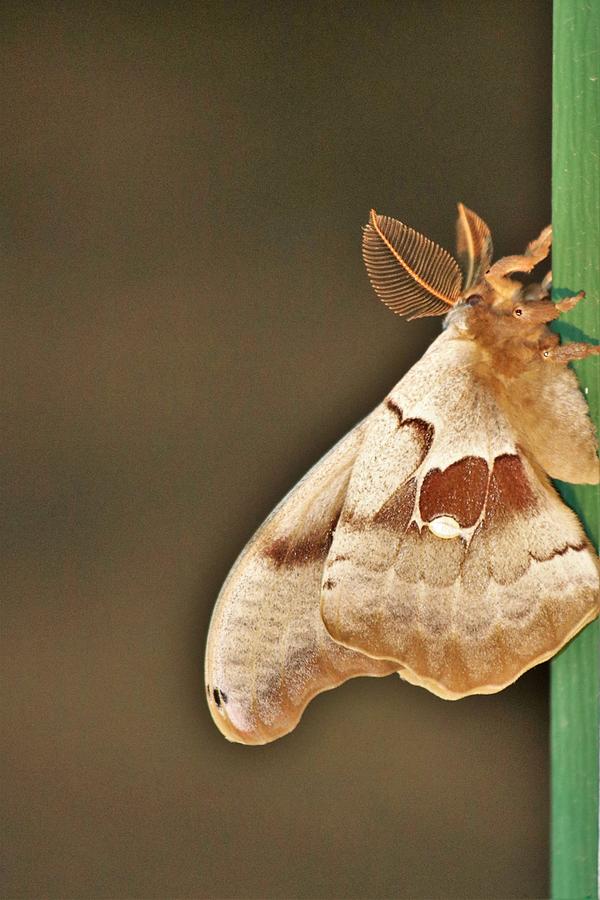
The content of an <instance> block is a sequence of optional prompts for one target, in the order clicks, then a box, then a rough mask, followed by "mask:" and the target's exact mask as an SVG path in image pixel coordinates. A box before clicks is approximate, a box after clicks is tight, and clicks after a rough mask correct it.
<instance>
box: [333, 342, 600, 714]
mask: <svg viewBox="0 0 600 900" xmlns="http://www.w3.org/2000/svg"><path fill="white" fill-rule="evenodd" d="M477 354H478V350H477V347H476V346H475V345H474V344H473V343H472V342H468V341H461V340H457V339H455V338H453V337H452V336H451V334H450V333H449V332H446V333H444V334H443V335H441V336H440V337H439V338H438V340H437V341H436V342H435V343H434V344H433V345H432V346H431V348H430V350H429V351H428V352H427V353H426V354H425V356H424V357H423V358H422V359H421V360H420V361H419V362H418V363H417V365H416V366H415V367H414V368H413V369H412V370H411V371H410V372H409V373H408V375H407V376H406V377H405V378H404V379H403V380H402V381H401V382H400V384H399V385H398V386H397V387H396V388H395V389H394V390H393V391H392V392H391V394H390V395H389V397H388V399H387V401H386V403H384V404H383V406H382V407H381V408H380V410H379V411H376V413H375V414H373V417H372V419H371V421H370V422H369V426H368V431H367V433H366V435H365V438H364V441H363V445H362V447H361V451H360V453H359V456H358V458H357V461H356V463H355V466H354V469H353V472H352V477H351V481H350V484H349V487H348V491H347V494H346V500H345V502H344V507H343V510H342V514H341V517H340V521H339V523H338V527H337V529H336V532H335V535H334V539H333V543H332V546H331V550H330V552H329V556H328V559H327V563H326V566H325V570H324V575H323V590H322V615H323V619H324V622H325V624H326V626H327V629H328V630H329V632H330V634H331V635H332V636H333V637H334V638H335V639H336V640H337V641H339V642H341V643H342V644H343V645H345V646H348V647H353V648H355V649H357V650H360V651H361V652H363V653H368V654H371V655H372V656H374V657H385V658H387V659H394V660H396V662H397V663H398V666H399V667H403V670H402V677H404V678H406V679H407V680H409V681H411V682H413V683H415V684H420V685H422V686H424V687H427V688H428V689H429V690H431V691H433V693H435V694H438V695H439V696H441V697H445V698H448V699H455V698H458V697H463V696H465V695H467V694H472V693H491V692H494V691H497V690H500V689H501V688H503V687H505V686H506V685H507V684H510V683H511V682H512V681H514V680H515V679H516V678H517V677H518V676H519V675H520V674H521V673H522V672H524V671H525V670H526V669H528V668H530V667H531V666H533V665H535V664H536V663H538V662H541V661H543V660H545V659H547V658H549V657H550V656H552V655H553V654H554V653H555V652H556V651H557V650H558V649H560V647H562V646H563V644H565V643H566V642H567V641H568V640H569V639H570V638H571V637H572V636H573V635H574V634H575V633H576V632H577V631H579V629H581V628H582V627H583V626H584V625H585V624H586V623H587V622H589V621H591V620H592V619H593V618H594V617H595V616H597V615H598V586H599V585H598V566H597V560H596V556H595V553H594V551H593V549H592V548H591V546H590V545H589V543H588V541H587V540H586V538H585V536H584V534H583V531H582V528H581V526H580V524H579V522H578V520H577V518H576V517H575V515H574V514H573V513H572V512H571V511H570V510H569V509H568V508H567V507H566V506H565V505H564V504H563V503H562V502H561V501H560V499H559V498H558V496H557V495H556V493H555V492H554V490H553V488H552V487H551V486H550V484H549V483H548V481H547V478H546V476H545V475H544V473H543V472H542V471H541V470H538V469H537V468H534V466H535V463H532V462H531V461H530V460H529V459H528V458H527V456H525V455H524V453H523V452H522V451H521V449H520V447H519V446H518V444H517V443H516V441H515V435H514V432H513V429H512V428H511V426H510V424H509V422H508V419H507V418H506V415H505V414H504V412H503V411H502V409H501V408H500V406H499V404H498V402H497V400H496V397H495V394H494V391H493V390H492V388H491V387H490V382H489V380H488V381H485V380H484V378H483V376H482V375H481V374H480V371H481V370H480V369H479V368H478V366H477V362H478V356H477Z"/></svg>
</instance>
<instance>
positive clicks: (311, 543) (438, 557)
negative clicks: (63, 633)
mask: <svg viewBox="0 0 600 900" xmlns="http://www.w3.org/2000/svg"><path fill="white" fill-rule="evenodd" d="M550 241H551V230H550V229H549V228H548V229H544V231H542V232H541V234H540V236H539V237H538V238H536V239H535V240H534V241H532V242H531V243H530V244H529V245H528V247H527V248H526V250H525V252H524V253H523V254H522V255H516V256H510V257H505V258H504V259H501V260H498V261H497V262H496V263H494V264H493V265H491V255H492V239H491V235H490V232H489V229H488V227H487V225H486V224H485V222H484V221H483V220H482V219H480V218H479V216H477V214H476V213H474V212H472V211H471V210H469V209H467V207H465V206H463V205H462V204H459V215H458V221H457V245H458V258H459V261H460V266H459V265H458V263H457V262H456V261H455V260H454V259H453V258H452V257H451V256H450V254H448V253H447V252H446V251H444V250H442V249H441V248H440V247H438V246H437V245H436V244H434V242H433V241H431V240H429V239H428V238H425V237H424V236H423V235H420V234H419V233H418V232H415V231H414V230H413V229H411V228H409V227H408V226H406V225H403V224H402V223H401V222H398V221H397V220H394V219H390V218H389V217H385V216H379V215H377V213H375V212H372V213H371V217H370V220H369V224H368V225H367V226H366V228H365V231H364V238H363V253H364V256H365V262H366V265H367V270H368V274H369V277H370V279H371V282H372V284H373V287H374V288H375V291H376V293H377V294H378V296H379V297H380V299H382V300H383V302H384V303H386V305H388V306H389V307H390V308H391V309H392V310H393V311H395V312H397V313H399V314H402V315H405V314H410V315H411V316H412V317H414V316H419V315H438V314H444V313H447V318H446V328H445V330H444V331H443V332H442V334H441V335H440V336H439V337H438V338H437V339H436V340H435V341H434V343H433V344H432V346H431V347H430V348H429V350H428V351H427V352H426V353H425V354H424V356H423V357H422V359H421V360H420V361H419V362H418V363H417V364H416V365H415V366H414V367H413V368H412V369H411V370H410V371H409V372H408V373H407V374H406V375H405V376H404V378H403V379H402V380H401V381H400V382H399V384H397V385H396V387H394V388H393V389H392V391H391V392H390V393H389V395H388V396H387V397H386V398H385V400H384V401H383V402H382V404H381V405H380V406H379V407H377V409H375V410H374V412H373V413H371V415H370V416H369V417H368V418H367V419H365V420H364V421H363V422H361V423H360V424H359V425H357V426H356V428H355V429H354V430H353V431H351V432H350V434H349V435H347V436H346V437H345V438H344V439H343V440H342V441H340V443H339V444H338V445H337V446H336V447H334V449H333V450H332V451H331V452H330V453H329V454H327V456H325V457H324V459H323V460H321V462H320V463H318V464H317V465H316V466H315V467H314V468H313V469H312V470H311V471H310V472H309V473H308V475H306V476H305V478H304V479H303V480H302V481H301V482H300V483H299V484H298V485H297V487H296V488H294V490H293V491H292V492H291V493H290V494H289V495H288V496H287V497H286V498H285V499H284V500H283V501H282V503H281V504H280V505H279V506H278V507H277V509H276V510H275V511H274V512H273V513H272V515H271V516H270V517H269V519H267V521H266V522H265V523H264V525H263V526H262V527H261V528H260V529H259V530H258V532H257V533H256V535H255V536H254V537H253V538H252V540H251V541H250V542H249V544H248V545H247V547H246V548H245V549H244V550H243V552H242V554H241V555H240V557H239V558H238V560H237V562H236V563H235V565H234V566H233V568H232V570H231V573H230V575H229V577H228V578H227V580H226V582H225V584H224V586H223V589H222V591H221V594H220V595H219V599H218V601H217V605H216V607H215V611H214V613H213V618H212V621H211V626H210V631H209V637H208V645H207V653H206V691H207V697H208V702H209V706H210V709H211V712H212V715H213V718H214V720H215V722H216V723H217V725H218V726H219V728H220V729H221V731H222V732H223V734H224V735H225V736H226V737H227V738H229V739H230V740H234V741H240V742H242V743H249V744H260V743H265V742H267V741H270V740H273V739H275V738H277V737H280V736H281V735H283V734H286V733H287V732H289V731H291V730H292V729H293V728H294V727H295V725H296V724H297V722H298V720H299V718H300V716H301V715H302V712H303V710H304V709H305V707H306V705H307V704H308V703H309V702H310V700H311V699H312V698H313V697H314V696H315V695H316V694H318V693H320V692H321V691H324V690H328V689H329V688H333V687H335V686H336V685H338V684H340V683H341V682H343V681H345V680H346V679H348V678H352V677H354V676H357V675H373V676H381V675H387V674H390V673H391V672H395V671H397V672H399V674H400V675H401V677H402V678H404V679H405V680H406V681H409V682H411V683H413V684H416V685H420V686H421V687H425V688H427V689H429V690H430V691H432V692H433V693H435V694H437V695H439V696H441V697H444V698H446V699H457V698H460V697H464V696H466V695H468V694H474V693H492V692H494V691H498V690H500V689H501V688H503V687H505V686H506V685H508V684H510V683H511V682H512V681H514V680H515V679H516V678H518V677H519V675H520V674H521V673H522V672H524V671H526V670H527V669H528V668H530V667H531V666H534V665H536V664H537V663H539V662H541V661H543V660H545V659H548V658H549V657H550V656H552V655H553V654H554V653H556V652H557V651H558V650H559V649H560V648H561V647H562V646H563V645H564V644H565V643H566V642H567V641H569V640H570V638H571V637H573V635H574V634H576V633H577V632H578V631H579V630H580V629H581V628H583V627H584V626H585V625H586V624H587V623H588V622H590V621H591V620H592V619H593V618H595V617H596V616H597V615H598V611H599V605H598V604H599V601H598V594H599V578H598V573H599V565H598V559H597V556H596V554H595V552H594V550H593V548H592V546H591V545H590V543H589V541H588V540H587V538H586V536H585V534H584V532H583V529H582V527H581V525H580V523H579V521H578V520H577V518H576V516H575V515H574V514H573V513H572V512H571V510H569V509H568V508H567V507H566V506H565V505H564V503H563V502H562V501H561V499H560V498H559V496H558V495H557V493H556V492H555V490H554V488H553V487H552V485H551V483H550V481H549V476H550V477H554V478H561V479H563V480H568V481H572V482H575V483H577V482H588V483H598V480H599V467H598V458H597V453H596V451H597V442H596V438H595V435H594V429H593V426H592V423H591V420H590V418H589V415H588V410H587V405H586V403H585V400H584V398H583V395H582V394H581V392H580V391H579V388H578V385H577V381H576V379H575V376H574V374H573V373H572V372H571V371H570V370H569V369H567V368H566V366H565V363H566V362H568V361H569V360H570V359H573V358H582V357H583V356H587V355H591V354H594V353H597V352H598V348H597V347H594V346H592V345H589V344H585V343H574V344H567V345H560V344H559V339H558V337H557V336H556V335H555V334H553V333H552V332H550V331H549V329H548V328H547V323H548V322H550V321H552V320H553V319H555V318H556V317H557V316H558V315H559V314H560V313H562V312H564V311H566V310H567V309H569V308H571V307H572V306H573V305H574V304H575V303H577V302H579V301H580V300H581V299H582V297H583V294H582V293H581V294H578V295H576V296H575V297H572V298H567V299H565V300H561V301H560V302H559V303H553V302H552V301H551V299H550V297H549V296H548V292H547V285H548V283H549V279H545V280H544V282H542V284H541V285H537V286H536V285H530V286H529V287H527V288H524V287H523V285H521V284H520V283H519V282H518V281H516V280H514V279H513V278H512V277H511V276H512V274H513V273H515V272H519V271H530V270H531V269H532V268H533V266H534V265H536V264H537V263H538V262H540V261H541V260H542V259H543V258H544V257H545V256H546V255H547V253H548V251H549V248H550ZM461 269H462V273H463V274H462V275H461Z"/></svg>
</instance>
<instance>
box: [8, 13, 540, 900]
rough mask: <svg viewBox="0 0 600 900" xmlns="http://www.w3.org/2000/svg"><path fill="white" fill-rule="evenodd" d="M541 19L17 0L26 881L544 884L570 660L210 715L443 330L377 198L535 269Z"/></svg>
mask: <svg viewBox="0 0 600 900" xmlns="http://www.w3.org/2000/svg"><path fill="white" fill-rule="evenodd" d="M550 13H551V7H550V3H548V2H526V3H523V2H520V0H519V2H507V0H505V2H502V3H498V2H480V3H477V4H474V3H471V2H469V3H467V2H426V0H423V2H416V3H410V2H364V3H358V2H357V3H344V2H303V3H299V2H291V0H290V2H266V0H261V2H258V0H257V2H219V3H214V2H210V3H195V4H187V3H166V2H165V3H163V4H159V3H154V4H152V3H139V4H122V3H115V4H104V3H98V4H90V5H86V4H83V3H80V4H73V5H68V4H65V3H52V4H48V5H45V4H42V3H31V4H20V5H14V6H4V8H3V20H4V21H3V23H2V43H3V47H2V56H3V61H4V76H3V77H5V78H6V89H5V110H7V111H8V112H9V113H10V116H11V119H12V124H11V126H10V127H9V129H8V130H7V132H6V133H5V137H4V139H3V154H2V155H3V163H2V165H3V173H2V179H1V185H2V190H3V191H4V195H5V210H6V212H5V215H4V226H3V230H4V235H5V238H6V242H7V246H8V253H7V254H6V259H5V263H4V264H3V266H2V270H3V274H2V279H3V282H4V288H5V295H6V297H7V301H6V304H5V309H4V313H3V314H4V317H5V321H4V324H3V326H2V335H3V338H4V342H5V352H4V358H5V360H6V361H7V370H8V378H7V380H6V382H5V384H6V385H7V388H6V399H7V401H8V403H7V405H8V420H7V421H8V427H7V428H6V429H5V431H4V450H5V452H4V461H5V465H6V467H7V469H6V470H5V473H4V481H5V483H6V485H7V495H8V496H7V503H6V505H5V517H6V526H7V534H8V540H7V546H8V567H7V571H8V574H7V577H6V580H5V581H4V583H5V591H6V596H5V600H4V604H3V606H4V613H3V618H4V623H3V636H4V650H3V667H4V676H3V684H4V687H3V696H4V701H3V702H4V713H3V718H4V725H5V730H6V733H7V741H6V745H7V754H6V756H5V767H6V770H7V775H6V780H5V789H4V802H3V807H4V815H5V817H6V821H7V825H6V831H5V841H4V844H5V855H6V867H5V871H4V876H3V877H4V885H3V888H2V890H3V895H4V896H7V897H28V898H34V897H35V898H37V897H50V898H63V897H64V898H71V897H86V898H87V897H89V898H108V897H116V898H134V897H136V898H137V897H140V898H141V897H148V898H154V897H157V898H168V897H179V898H194V897H198V898H228V897H240V898H246V897H248V898H263V897H264V898H280V897H281V898H287V897H289V898H296V897H298V898H300V897H303V898H339V897H363V898H364V897H366V898H374V897H403V898H413V897H415V898H416V897H498V898H499V897H504V898H506V897H541V896H545V895H547V891H548V887H547V874H546V870H547V853H548V850H547V845H548V841H547V829H548V796H547V793H548V760H547V725H548V721H547V719H548V717H547V673H546V669H545V667H542V668H540V669H538V670H535V671H534V672H533V673H530V674H529V675H527V676H525V677H524V678H522V679H521V680H520V681H519V682H518V683H517V684H516V685H515V686H513V687H512V688H510V689H509V690H506V691H505V692H504V693H502V694H499V695H497V696H492V697H477V698H471V699H468V700H463V701H461V702H459V703H447V702H444V701H442V700H439V699H437V698H436V697H433V696H431V695H429V694H428V693H427V692H425V691H423V690H420V689H418V688H414V687H411V686H408V685H405V684H402V683H400V681H399V680H398V679H397V678H395V677H392V678H388V679H384V680H379V681H378V680H374V679H365V680H357V681H354V682H350V683H348V684H346V685H345V686H343V687H342V688H340V689H339V690H337V691H335V692H333V693H329V694H324V695H322V696H320V697H319V698H318V699H317V700H315V702H314V703H313V704H312V705H311V706H310V707H309V709H308V710H307V712H306V714H305V716H304V718H303V720H302V722H301V723H300V726H299V727H298V729H297V730H296V731H295V732H294V733H293V734H292V735H291V736H288V737H286V738H284V739H283V740H280V741H278V742H276V743H274V744H272V745H270V746H267V747H263V748H246V747H242V746H238V745H234V744H229V743H227V742H226V741H225V740H224V739H223V738H222V737H221V735H220V734H219V733H218V731H217V730H216V728H215V727H214V726H213V724H212V721H211V719H210V716H209V713H208V710H207V708H206V705H205V701H204V696H203V685H202V682H203V677H202V659H203V651H204V643H205V638H206V632H207V627H208V622H209V617H210V612H211V608H212V605H213V603H214V600H215V597H216V595H217V592H218V590H219V587H220V584H221V583H222V581H223V579H224V577H225V575H226V574H227V571H228V569H229V567H230V565H231V563H232V562H233V560H234V559H235V556H236V554H237V553H238V551H239V550H240V548H241V547H242V546H243V544H244V542H245V541H246V539H247V538H248V537H249V536H250V534H251V533H252V531H253V529H254V528H255V527H256V526H257V525H258V524H259V523H260V522H261V520H262V519H263V518H264V516H265V515H266V514H267V513H268V512H269V511H270V509H271V508H272V506H273V505H274V504H275V503H276V502H277V501H278V500H279V498H280V497H281V496H282V495H283V494H284V493H285V492H286V491H287V490H288V489H289V488H290V486H291V485H293V484H294V482H295V481H296V480H297V479H298V478H299V477H300V476H301V475H302V474H303V473H304V471H305V470H306V469H307V468H308V467H309V466H310V465H311V464H312V463H313V462H314V461H315V460H316V459H318V457H319V456H320V455H321V454H322V453H323V452H324V451H326V450H327V449H328V448H329V447H330V446H331V444H333V443H334V442H335V441H336V439H337V438H338V437H339V436H341V435H342V434H343V433H344V432H345V431H346V430H347V429H348V428H350V427H351V426H352V425H353V424H354V423H355V422H356V421H357V420H358V419H360V418H361V417H362V416H363V415H365V414H366V413H367V412H368V411H369V410H370V409H371V408H372V407H373V406H374V405H375V404H376V403H377V402H378V401H379V400H380V399H381V398H382V397H383V396H384V395H385V393H386V392H387V390H388V389H389V388H390V387H391V386H392V385H393V384H394V383H395V382H396V381H397V380H399V378H400V377H401V376H402V374H403V373H404V372H405V371H406V370H407V368H408V367H409V366H410V365H411V364H412V363H413V362H414V361H415V360H417V359H418V358H419V356H420V355H421V354H422V352H423V351H424V350H425V348H426V347H427V345H428V344H429V342H430V341H431V339H432V338H433V337H434V335H435V334H436V333H437V332H438V330H439V328H440V322H439V320H429V321H421V322H413V323H406V322H404V321H402V320H400V319H398V318H395V317H394V316H392V315H391V313H390V312H388V311H387V310H386V309H385V308H384V307H383V305H381V304H379V303H378V302H377V300H376V299H375V297H374V295H373V294H372V292H371V289H370V287H369V284H368V281H367V278H366V275H365V272H364V270H363V264H362V261H361V256H360V227H361V225H362V224H363V223H364V222H365V221H366V217H367V215H368V211H369V208H370V207H371V206H375V207H376V208H377V209H378V210H379V211H382V212H385V213H387V214H390V215H395V216H397V217H399V218H402V219H403V220H404V221H407V222H409V223H411V224H412V225H414V226H415V227H416V228H418V229H420V230H422V231H424V232H425V233H426V234H428V235H430V236H431V237H432V238H434V239H435V240H437V241H439V242H440V243H442V244H443V245H444V246H446V247H448V248H450V249H451V248H452V247H453V244H454V218H455V205H454V204H455V202H456V201H457V200H459V199H460V200H463V201H464V202H465V203H467V204H468V205H470V206H472V207H473V208H474V209H476V210H477V211H479V212H480V214H481V215H483V216H484V217H485V218H486V220H487V221H488V222H489V224H490V226H491V227H492V230H493V233H494V237H495V243H496V247H497V250H498V252H499V253H500V254H503V253H507V252H517V251H518V250H519V249H520V248H522V247H523V246H524V244H525V243H526V241H527V240H529V239H530V238H532V237H533V236H534V235H535V234H536V233H537V231H538V230H539V229H540V228H541V227H542V226H543V225H544V224H546V222H547V221H548V219H549V217H550V206H549V202H550V159H549V151H550V69H551V22H550Z"/></svg>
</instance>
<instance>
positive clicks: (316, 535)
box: [262, 512, 340, 568]
mask: <svg viewBox="0 0 600 900" xmlns="http://www.w3.org/2000/svg"><path fill="white" fill-rule="evenodd" d="M339 517H340V514H339V512H337V513H336V515H335V516H334V517H333V519H332V520H331V522H330V523H329V524H328V525H326V526H325V528H323V529H320V530H315V531H312V532H311V533H310V534H306V535H302V536H301V537H299V538H297V539H294V538H293V537H290V536H286V537H279V538H276V539H275V540H274V541H272V542H271V543H270V544H268V545H267V546H266V547H265V548H264V550H263V551H262V555H263V556H264V557H266V558H267V559H269V560H270V561H271V562H272V563H273V564H274V565H275V567H276V568H280V567H282V566H287V567H289V568H292V567H293V566H302V565H306V564H307V563H311V562H314V561H315V560H318V559H325V557H326V556H327V553H328V552H329V548H330V547H331V542H332V540H333V533H334V531H335V526H336V525H337V523H338V519H339Z"/></svg>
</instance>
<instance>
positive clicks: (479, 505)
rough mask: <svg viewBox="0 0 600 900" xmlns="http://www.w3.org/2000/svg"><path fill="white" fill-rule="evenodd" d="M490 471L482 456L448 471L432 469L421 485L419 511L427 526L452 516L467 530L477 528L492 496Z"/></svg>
mask: <svg viewBox="0 0 600 900" xmlns="http://www.w3.org/2000/svg"><path fill="white" fill-rule="evenodd" d="M488 482H489V470H488V466H487V463H486V461H485V460H484V459H482V458H481V457H480V456H465V457H463V459H459V460H457V461H456V462H455V463H452V465H450V466H448V468H447V469H432V470H431V471H430V472H428V473H427V475H426V476H425V478H424V480H423V484H422V485H421V491H420V496H419V508H420V512H421V518H422V519H423V521H424V522H431V521H432V520H433V519H435V518H436V517H437V516H452V517H453V518H454V519H456V521H457V522H458V523H459V524H460V525H462V526H463V527H465V528H468V527H470V526H471V525H475V523H476V522H477V520H478V519H479V517H480V515H481V511H482V509H483V506H484V503H485V500H486V495H487V492H488Z"/></svg>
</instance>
